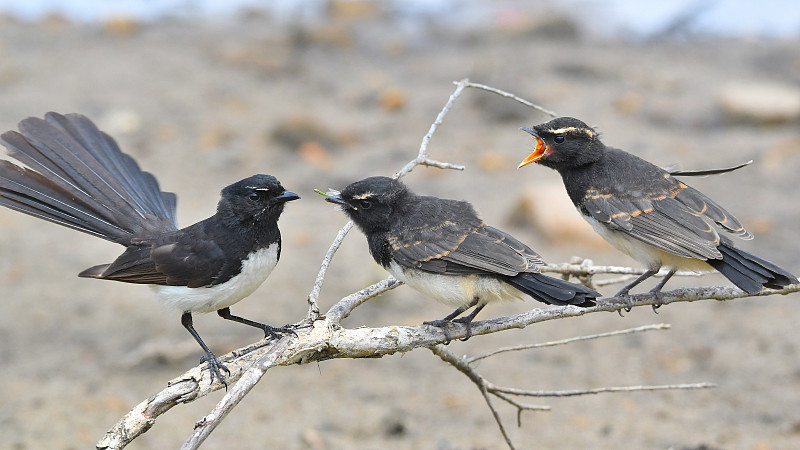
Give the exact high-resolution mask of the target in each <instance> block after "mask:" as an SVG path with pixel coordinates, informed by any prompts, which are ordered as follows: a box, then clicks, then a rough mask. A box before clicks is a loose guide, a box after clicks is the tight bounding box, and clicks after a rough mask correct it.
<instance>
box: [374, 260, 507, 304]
mask: <svg viewBox="0 0 800 450" xmlns="http://www.w3.org/2000/svg"><path fill="white" fill-rule="evenodd" d="M386 270H387V271H388V272H389V273H391V274H392V276H394V277H395V278H397V279H398V280H400V281H402V282H403V283H405V284H407V285H408V286H409V287H411V288H412V289H414V290H416V291H417V292H419V293H421V294H422V295H424V296H426V297H428V298H430V299H432V300H435V301H437V302H439V303H442V304H444V305H448V306H453V307H461V306H465V305H469V304H470V303H472V301H473V300H474V299H475V298H478V299H479V301H480V302H481V303H491V302H495V301H507V300H522V294H521V293H520V291H518V290H516V289H514V288H513V287H511V285H509V284H506V283H504V282H502V281H500V279H498V278H495V277H492V276H487V275H442V274H438V273H430V272H425V271H423V270H419V269H412V268H408V267H402V266H400V265H399V264H398V263H397V262H395V261H392V262H391V263H390V264H389V266H387V267H386Z"/></svg>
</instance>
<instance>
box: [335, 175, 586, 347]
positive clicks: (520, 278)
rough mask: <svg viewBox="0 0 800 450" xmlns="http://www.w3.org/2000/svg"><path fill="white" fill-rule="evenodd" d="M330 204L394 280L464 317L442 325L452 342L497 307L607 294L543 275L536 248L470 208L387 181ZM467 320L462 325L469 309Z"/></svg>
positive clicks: (573, 301) (359, 187) (358, 186)
mask: <svg viewBox="0 0 800 450" xmlns="http://www.w3.org/2000/svg"><path fill="white" fill-rule="evenodd" d="M325 200H326V201H328V202H331V203H334V204H337V205H340V207H341V209H342V211H344V213H345V214H346V215H347V216H348V217H349V218H350V219H351V220H352V221H353V222H354V223H355V224H356V226H358V228H359V229H360V230H361V231H362V232H363V233H364V234H365V235H366V237H367V242H368V244H369V251H370V254H371V255H372V258H373V259H374V260H375V261H376V262H377V263H378V264H380V265H381V266H383V268H384V269H386V270H387V271H388V272H389V273H391V274H392V275H393V276H394V277H395V278H397V279H398V280H400V281H402V282H403V283H405V284H407V285H409V286H411V287H412V288H414V289H415V290H417V291H418V292H420V293H422V294H423V295H425V296H427V297H430V298H432V299H434V300H437V301H439V302H440V303H443V304H445V305H450V306H455V307H457V309H456V310H455V311H453V312H452V313H451V314H450V315H448V316H447V317H445V318H444V319H441V320H434V321H431V322H425V324H428V325H432V326H436V327H440V328H442V329H443V330H444V333H445V336H446V337H447V339H448V341H449V333H448V331H447V326H448V324H449V323H450V322H460V323H463V324H464V325H466V333H465V338H464V340H467V339H469V338H470V336H472V327H471V323H472V320H473V319H474V318H475V316H476V315H477V314H478V312H480V311H481V309H483V307H484V306H485V305H486V304H487V303H490V302H494V301H500V300H513V299H521V297H522V294H523V293H524V294H527V295H530V296H531V297H533V298H535V299H536V300H539V301H540V302H544V303H547V304H549V305H575V306H580V307H590V306H594V305H595V299H596V298H598V297H600V294H598V293H597V292H595V291H593V290H592V289H589V288H587V287H585V286H580V285H576V284H572V283H569V282H566V281H564V280H560V279H558V278H552V277H548V276H546V275H543V274H541V273H540V272H541V270H540V267H541V266H542V265H543V264H544V262H543V261H542V259H541V257H540V256H539V255H538V254H536V252H534V251H533V250H531V248H530V247H528V246H527V245H525V244H523V243H522V242H520V241H518V240H517V239H516V238H514V237H513V236H511V235H510V234H508V233H505V232H503V231H501V230H498V229H497V228H494V227H491V226H489V225H487V224H485V223H484V222H483V220H481V219H480V218H479V217H478V214H477V213H476V212H475V210H474V209H473V208H472V205H470V204H469V203H467V202H464V201H457V200H447V199H442V198H438V197H429V196H421V195H416V194H414V193H413V192H411V190H409V189H408V188H407V187H406V185H405V184H403V183H402V182H400V181H398V180H395V179H392V178H387V177H370V178H365V179H363V180H361V181H356V182H355V183H352V184H350V185H349V186H347V187H345V188H344V189H343V190H342V191H341V192H337V191H332V192H330V194H329V195H328V196H327V197H326V198H325ZM472 307H474V308H475V309H474V310H473V311H472V312H471V313H470V314H469V315H467V316H464V317H461V318H459V319H456V317H458V316H459V315H461V314H462V313H463V312H465V311H466V310H468V309H469V308H472Z"/></svg>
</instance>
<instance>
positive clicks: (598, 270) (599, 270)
mask: <svg viewBox="0 0 800 450" xmlns="http://www.w3.org/2000/svg"><path fill="white" fill-rule="evenodd" d="M540 269H541V271H542V272H550V273H560V274H567V275H573V276H586V275H597V274H603V273H605V274H621V275H641V274H643V273H644V272H645V271H644V270H643V269H639V268H634V267H623V266H595V265H583V264H568V263H562V264H545V265H543V266H541V267H540ZM667 272H669V271H668V270H667V269H662V270H659V271H658V272H657V273H656V274H655V275H653V276H654V277H663V276H665V275H666V274H667ZM704 273H706V272H688V271H679V272H675V276H676V277H699V276H702V275H703V274H704Z"/></svg>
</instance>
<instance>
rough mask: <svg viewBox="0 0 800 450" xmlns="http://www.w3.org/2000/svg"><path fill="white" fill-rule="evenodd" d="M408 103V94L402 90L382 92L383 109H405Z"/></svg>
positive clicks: (391, 89) (392, 89)
mask: <svg viewBox="0 0 800 450" xmlns="http://www.w3.org/2000/svg"><path fill="white" fill-rule="evenodd" d="M407 102H408V94H407V93H406V91H404V90H403V89H400V88H388V89H385V90H384V91H383V92H381V107H382V108H383V109H386V110H389V111H397V110H400V109H403V108H404V107H405V106H406V103H407Z"/></svg>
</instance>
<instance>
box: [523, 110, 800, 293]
mask: <svg viewBox="0 0 800 450" xmlns="http://www.w3.org/2000/svg"><path fill="white" fill-rule="evenodd" d="M522 130H524V131H526V132H528V133H530V134H531V135H533V137H534V138H535V139H536V148H535V150H534V151H533V153H531V154H530V155H529V156H528V157H527V158H526V159H525V160H524V161H522V163H520V165H519V167H523V166H525V165H528V164H530V163H532V162H536V163H538V164H541V165H543V166H546V167H550V168H551V169H555V170H557V171H558V172H559V173H560V174H561V178H562V179H563V181H564V187H566V189H567V193H568V194H569V198H570V199H571V200H572V203H574V204H575V207H576V208H577V209H578V211H579V212H580V213H581V215H582V216H583V218H584V219H586V221H587V222H589V224H591V225H592V228H594V230H595V231H596V232H597V233H598V234H600V235H601V236H602V237H603V238H604V239H605V240H606V241H608V242H609V243H610V244H611V245H613V246H614V247H616V248H617V249H619V250H620V251H622V252H624V253H626V254H627V255H629V256H631V257H632V258H634V259H636V260H637V261H639V262H641V263H642V264H644V265H645V266H646V267H647V270H646V271H645V273H644V274H643V275H642V276H640V277H639V278H637V279H636V280H634V281H633V282H631V283H630V284H628V285H627V286H625V287H624V288H622V290H620V291H619V292H618V293H617V296H624V298H625V299H626V300H627V301H628V302H629V308H630V299H629V298H628V297H627V296H628V293H629V292H630V290H631V288H633V287H634V286H636V285H638V284H639V283H641V282H642V281H644V280H645V279H647V278H649V277H651V276H653V275H654V274H656V273H657V272H658V270H659V269H660V268H661V267H662V266H665V267H669V272H668V273H667V275H666V276H665V277H664V278H663V279H662V280H661V281H660V282H659V283H658V284H657V285H656V286H655V287H654V288H653V289H652V290H651V291H650V292H651V293H654V294H655V295H656V296H657V297H658V298H659V302H660V300H661V289H662V288H663V287H664V284H665V283H666V282H667V281H668V280H669V278H670V277H671V276H672V275H673V274H674V273H675V272H676V271H677V270H690V271H709V270H712V269H716V270H718V271H719V272H720V273H722V274H723V275H725V276H726V277H727V278H728V279H729V280H730V281H731V282H733V284H735V285H736V286H738V287H739V288H741V289H742V290H744V291H746V292H748V293H750V294H755V293H757V292H759V291H761V290H762V289H763V288H764V287H768V288H774V289H780V288H782V287H784V286H787V285H790V284H795V283H797V282H798V281H797V277H795V276H794V275H792V274H791V273H789V272H788V271H787V270H785V269H782V268H780V267H778V266H776V265H775V264H773V263H771V262H769V261H766V260H764V259H762V258H759V257H758V256H755V255H752V254H750V253H747V252H745V251H743V250H740V249H737V248H735V247H734V244H733V240H732V239H730V238H729V237H728V236H726V235H724V234H719V232H718V228H719V229H722V230H724V231H725V232H727V233H728V234H730V235H732V236H735V237H738V238H741V239H752V237H753V236H752V235H751V234H750V233H749V232H748V231H747V230H746V229H745V228H744V226H742V224H741V223H740V222H739V221H738V220H737V219H736V217H734V216H733V215H732V214H731V213H729V212H728V211H726V210H725V209H724V208H722V207H721V206H720V205H718V204H717V203H716V202H714V201H713V200H711V199H710V198H708V197H706V196H705V195H703V194H702V193H701V192H699V191H697V190H695V189H693V188H691V187H689V186H687V185H686V184H685V183H683V182H682V181H680V180H677V179H676V178H675V176H679V175H707V174H713V173H722V172H726V171H730V170H733V169H736V168H738V167H734V168H731V169H719V170H710V171H700V172H668V171H666V170H664V169H662V168H660V167H658V166H655V165H653V164H651V163H649V162H647V161H645V160H643V159H641V158H639V157H637V156H634V155H632V154H630V153H627V152H624V151H622V150H619V149H616V148H612V147H607V146H605V145H604V144H603V143H602V142H601V141H600V138H599V135H598V134H597V132H596V131H595V130H594V129H592V128H591V127H589V126H587V125H586V124H585V123H583V122H581V121H580V120H578V119H574V118H572V117H560V118H557V119H553V120H551V121H550V122H547V123H544V124H541V125H536V126H534V127H532V128H522ZM739 167H741V166H739ZM713 224H716V226H714V225H713Z"/></svg>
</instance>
